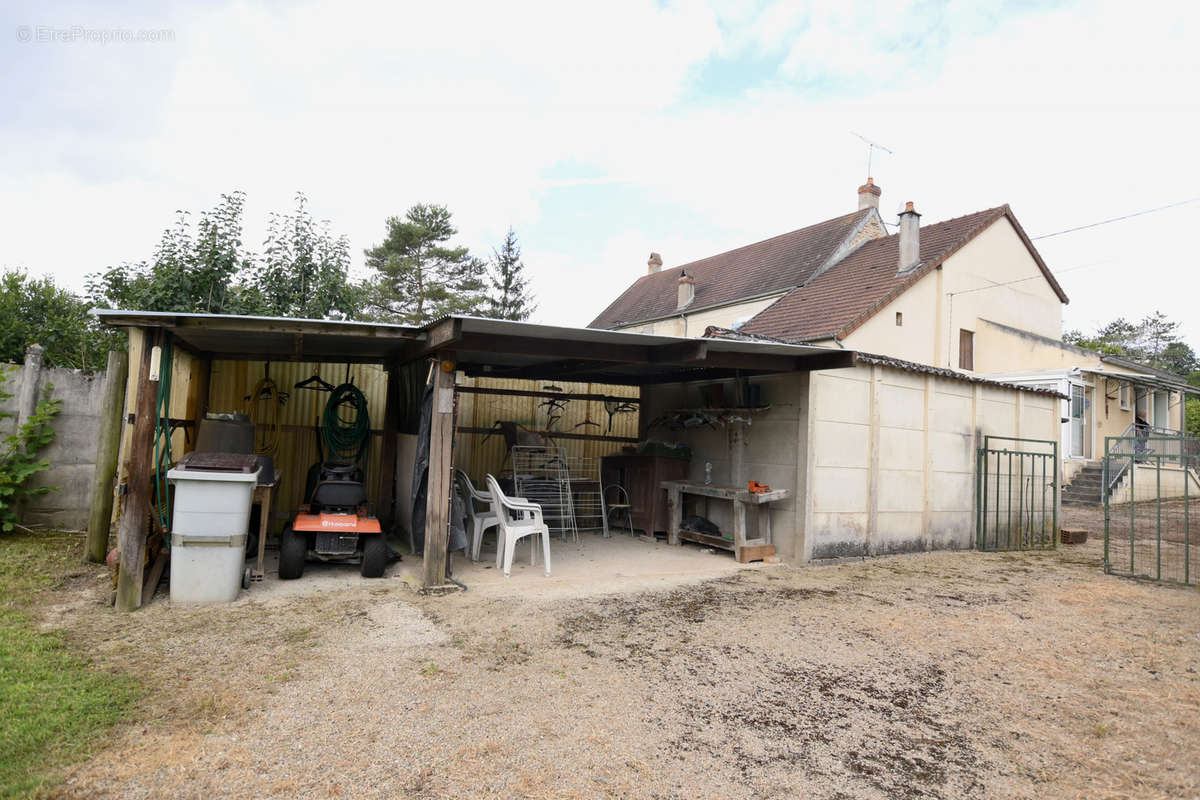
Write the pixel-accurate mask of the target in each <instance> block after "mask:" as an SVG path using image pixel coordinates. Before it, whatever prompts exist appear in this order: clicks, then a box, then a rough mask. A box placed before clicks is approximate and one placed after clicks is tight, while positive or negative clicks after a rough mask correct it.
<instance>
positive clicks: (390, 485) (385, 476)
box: [375, 365, 400, 527]
mask: <svg viewBox="0 0 1200 800" xmlns="http://www.w3.org/2000/svg"><path fill="white" fill-rule="evenodd" d="M386 397H387V400H386V406H385V408H384V414H383V430H384V431H385V433H384V434H383V448H382V452H381V457H380V462H379V463H380V469H379V485H378V487H377V489H376V495H375V496H376V497H377V498H378V507H379V508H380V509H381V510H382V511H383V514H382V515H381V517H382V519H383V522H384V525H385V526H387V527H391V526H392V525H394V524H395V522H396V459H397V455H398V451H399V442H398V441H397V436H398V434H397V433H396V431H397V430H399V428H400V368H399V367H397V366H395V365H391V366H389V367H388V369H387V395H386Z"/></svg>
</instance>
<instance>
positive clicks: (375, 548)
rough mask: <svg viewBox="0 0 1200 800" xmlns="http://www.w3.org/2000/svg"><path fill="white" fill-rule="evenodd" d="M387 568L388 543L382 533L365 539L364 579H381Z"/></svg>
mask: <svg viewBox="0 0 1200 800" xmlns="http://www.w3.org/2000/svg"><path fill="white" fill-rule="evenodd" d="M386 566H387V542H385V541H384V540H383V534H382V533H373V534H370V535H368V536H364V537H363V557H362V576H363V577H364V578H381V577H383V569H384V567H386Z"/></svg>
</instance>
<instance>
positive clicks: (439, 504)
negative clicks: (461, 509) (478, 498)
mask: <svg viewBox="0 0 1200 800" xmlns="http://www.w3.org/2000/svg"><path fill="white" fill-rule="evenodd" d="M439 358H440V362H439V364H438V365H437V366H436V367H435V368H434V370H433V372H434V378H433V420H432V424H431V425H430V428H429V489H428V495H427V497H426V505H425V509H426V510H425V555H424V564H423V567H424V575H423V578H424V580H423V582H424V586H425V588H426V589H437V588H439V587H442V586H444V585H445V584H446V556H447V552H446V548H447V546H448V542H449V536H450V483H451V481H450V473H451V469H452V466H453V447H454V372H453V370H451V371H449V372H447V371H446V370H444V369H442V363H445V362H447V361H453V359H454V356H453V354H448V353H441V354H439Z"/></svg>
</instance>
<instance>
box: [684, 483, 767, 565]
mask: <svg viewBox="0 0 1200 800" xmlns="http://www.w3.org/2000/svg"><path fill="white" fill-rule="evenodd" d="M661 485H662V488H664V489H666V490H667V514H668V515H669V519H670V521H669V523H668V527H667V542H668V544H674V545H678V544H682V543H683V541H689V542H698V543H699V544H704V545H708V546H709V547H716V548H720V549H721V550H730V551H732V552H733V554H734V557H736V558H737V560H738V561H739V562H741V563H746V562H747V561H755V560H758V559H762V558H766V557H768V556H773V555H775V546H774V544H772V543H771V511H770V507H769V504H770V503H774V502H776V501H779V500H786V499H787V498H788V497H790V496H791V493H790V492H789V491H788V490H787V489H771V490H769V491H766V492H757V493H755V492H751V491H749V490H748V489H747V488H746V487H745V486H718V485H716V484H704V483H699V482H695V481H663V482H662V484H661ZM685 494H690V495H697V496H699V497H703V498H705V516H707V508H708V500H709V499H710V498H715V499H717V500H728V501H730V502H731V503H733V539H732V540H729V539H726V538H724V537H723V536H712V535H710V534H706V533H699V532H698V531H690V530H686V529H684V528H683V527H682V520H683V495H685ZM746 506H753V507H754V509H755V513H756V515H757V522H758V527H757V532H758V536H756V537H754V538H753V539H747V538H746Z"/></svg>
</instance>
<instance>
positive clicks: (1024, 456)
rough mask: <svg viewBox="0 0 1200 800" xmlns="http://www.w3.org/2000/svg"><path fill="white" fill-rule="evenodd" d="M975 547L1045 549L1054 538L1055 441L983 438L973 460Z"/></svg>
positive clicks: (1056, 537) (1056, 484)
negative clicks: (981, 445) (976, 455)
mask: <svg viewBox="0 0 1200 800" xmlns="http://www.w3.org/2000/svg"><path fill="white" fill-rule="evenodd" d="M976 475H977V476H978V478H977V483H976V491H975V508H976V518H975V546H976V547H977V548H978V549H979V550H991V551H995V550H1048V549H1052V548H1054V546H1055V545H1056V543H1057V542H1058V442H1055V441H1053V440H1050V439H1019V438H1016V437H1013V436H985V437H983V447H981V448H979V454H978V462H977V464H976Z"/></svg>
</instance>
